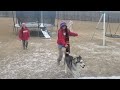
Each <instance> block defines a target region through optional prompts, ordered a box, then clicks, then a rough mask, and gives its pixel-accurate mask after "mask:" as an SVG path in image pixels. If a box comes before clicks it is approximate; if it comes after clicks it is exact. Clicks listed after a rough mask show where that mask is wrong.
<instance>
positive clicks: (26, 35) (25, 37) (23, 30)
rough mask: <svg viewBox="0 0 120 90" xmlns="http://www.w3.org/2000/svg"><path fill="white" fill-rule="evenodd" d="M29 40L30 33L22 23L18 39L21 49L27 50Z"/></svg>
mask: <svg viewBox="0 0 120 90" xmlns="http://www.w3.org/2000/svg"><path fill="white" fill-rule="evenodd" d="M29 38H30V31H29V29H28V28H27V27H26V25H25V23H22V28H21V29H20V31H19V39H20V40H22V43H23V49H27V47H28V40H29Z"/></svg>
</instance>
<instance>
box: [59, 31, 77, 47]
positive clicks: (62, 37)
mask: <svg viewBox="0 0 120 90" xmlns="http://www.w3.org/2000/svg"><path fill="white" fill-rule="evenodd" d="M68 33H69V36H78V34H77V33H74V32H71V31H70V30H68ZM65 38H66V37H65V30H62V29H59V30H58V39H57V44H59V45H63V46H65V45H67V42H66V41H65Z"/></svg>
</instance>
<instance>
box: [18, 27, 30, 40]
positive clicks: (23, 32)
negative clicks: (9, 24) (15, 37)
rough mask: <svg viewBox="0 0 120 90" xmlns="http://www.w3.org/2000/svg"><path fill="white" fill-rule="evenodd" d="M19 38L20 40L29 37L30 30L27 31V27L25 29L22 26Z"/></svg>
mask: <svg viewBox="0 0 120 90" xmlns="http://www.w3.org/2000/svg"><path fill="white" fill-rule="evenodd" d="M19 38H20V39H21V40H28V39H29V38H30V31H29V29H28V28H25V29H23V28H22V29H21V30H20V31H19Z"/></svg>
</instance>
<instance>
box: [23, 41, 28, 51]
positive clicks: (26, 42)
mask: <svg viewBox="0 0 120 90" xmlns="http://www.w3.org/2000/svg"><path fill="white" fill-rule="evenodd" d="M22 43H23V49H27V47H28V41H27V40H22Z"/></svg>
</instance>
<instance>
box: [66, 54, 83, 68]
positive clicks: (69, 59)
mask: <svg viewBox="0 0 120 90" xmlns="http://www.w3.org/2000/svg"><path fill="white" fill-rule="evenodd" d="M65 63H66V64H67V67H68V68H69V69H70V70H76V69H75V68H76V66H77V64H78V63H80V66H81V67H82V68H84V67H85V64H84V62H83V60H82V57H81V56H80V55H79V56H78V57H75V58H74V57H73V56H71V55H69V54H67V55H65V59H64V64H65Z"/></svg>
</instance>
